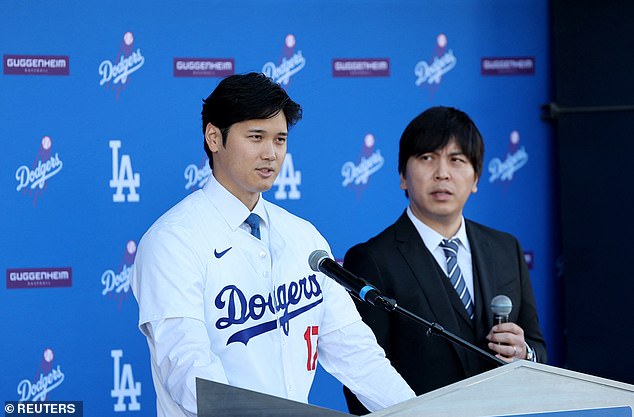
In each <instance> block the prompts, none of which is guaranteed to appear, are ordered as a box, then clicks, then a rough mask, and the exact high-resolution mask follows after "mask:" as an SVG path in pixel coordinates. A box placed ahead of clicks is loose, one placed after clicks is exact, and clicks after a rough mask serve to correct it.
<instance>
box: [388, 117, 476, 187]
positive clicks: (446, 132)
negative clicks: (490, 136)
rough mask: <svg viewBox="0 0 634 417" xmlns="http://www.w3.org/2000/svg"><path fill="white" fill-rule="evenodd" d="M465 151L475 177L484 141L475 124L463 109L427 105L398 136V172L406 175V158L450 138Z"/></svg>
mask: <svg viewBox="0 0 634 417" xmlns="http://www.w3.org/2000/svg"><path fill="white" fill-rule="evenodd" d="M452 139H455V140H456V143H457V144H458V146H459V147H460V149H461V150H462V152H463V153H464V154H465V156H466V157H467V159H468V160H469V162H471V165H472V166H473V169H474V171H475V175H476V177H477V178H480V174H482V162H483V160H484V141H483V140H482V135H481V134H480V131H479V130H478V128H477V126H476V125H475V123H474V122H473V120H471V118H470V117H469V116H468V115H467V114H466V113H465V112H463V111H460V110H458V109H455V108H453V107H443V106H437V107H430V108H429V109H427V110H425V111H424V112H422V113H421V114H419V115H418V116H416V117H415V118H414V119H413V120H412V121H411V122H410V123H409V124H408V125H407V127H406V128H405V130H404V131H403V134H402V135H401V140H400V144H399V151H398V172H399V174H401V175H402V176H405V168H406V167H407V161H408V160H409V158H410V157H411V156H415V157H417V156H420V155H423V154H425V153H428V152H434V151H436V150H439V149H442V148H444V147H445V146H447V144H448V143H449V142H450V141H451V140H452Z"/></svg>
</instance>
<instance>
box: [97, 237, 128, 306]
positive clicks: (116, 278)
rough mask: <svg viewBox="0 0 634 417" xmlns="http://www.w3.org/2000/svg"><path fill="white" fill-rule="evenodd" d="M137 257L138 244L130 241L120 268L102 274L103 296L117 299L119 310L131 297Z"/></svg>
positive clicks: (126, 246)
mask: <svg viewBox="0 0 634 417" xmlns="http://www.w3.org/2000/svg"><path fill="white" fill-rule="evenodd" d="M135 256H136V242H135V241H134V240H130V241H128V243H127V244H126V245H125V251H124V252H123V257H122V259H121V262H120V264H119V266H118V267H117V268H115V269H108V270H106V271H104V273H103V274H101V284H102V285H103V290H102V291H101V295H103V296H104V297H110V298H112V299H115V300H116V301H117V302H118V304H119V308H121V305H122V303H123V300H124V299H126V298H128V297H129V296H130V274H131V273H132V265H133V264H134V258H135Z"/></svg>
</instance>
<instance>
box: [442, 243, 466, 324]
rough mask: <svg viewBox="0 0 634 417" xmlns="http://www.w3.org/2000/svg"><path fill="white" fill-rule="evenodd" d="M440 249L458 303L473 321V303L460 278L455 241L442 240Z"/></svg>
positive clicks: (461, 277) (462, 278) (464, 283)
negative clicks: (443, 254) (458, 300)
mask: <svg viewBox="0 0 634 417" xmlns="http://www.w3.org/2000/svg"><path fill="white" fill-rule="evenodd" d="M440 247H441V248H443V251H444V252H445V257H446V258H447V276H448V277H449V281H450V282H451V285H452V286H453V287H454V289H455V290H456V292H457V293H458V297H460V301H462V304H463V305H464V308H465V309H466V310H467V314H468V315H469V318H470V319H472V320H473V303H472V302H471V295H469V290H468V289H467V283H466V282H465V280H464V277H463V276H462V271H460V267H459V266H458V242H457V239H452V240H446V239H443V241H442V243H441V244H440Z"/></svg>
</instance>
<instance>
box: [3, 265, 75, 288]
mask: <svg viewBox="0 0 634 417" xmlns="http://www.w3.org/2000/svg"><path fill="white" fill-rule="evenodd" d="M72 285H73V270H72V269H71V268H67V267H65V268H16V269H7V288H8V289H23V288H56V287H71V286H72Z"/></svg>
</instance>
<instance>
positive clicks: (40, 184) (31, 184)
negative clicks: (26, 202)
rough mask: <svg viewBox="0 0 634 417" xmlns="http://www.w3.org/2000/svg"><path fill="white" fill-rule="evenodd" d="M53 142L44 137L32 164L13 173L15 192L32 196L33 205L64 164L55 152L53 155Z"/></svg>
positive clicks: (20, 167) (48, 137)
mask: <svg viewBox="0 0 634 417" xmlns="http://www.w3.org/2000/svg"><path fill="white" fill-rule="evenodd" d="M52 147H53V141H52V140H51V138H50V136H44V137H43V138H42V141H41V142H40V149H38V151H37V156H36V158H35V161H33V164H32V165H31V166H30V167H29V166H27V165H20V166H19V167H18V169H17V170H16V171H15V179H16V180H17V181H18V186H17V187H16V191H23V192H27V191H28V192H29V194H33V205H35V203H36V200H37V197H38V196H39V195H41V194H42V193H43V192H44V188H45V187H46V184H47V182H48V180H50V179H51V178H53V177H54V176H56V175H57V174H59V173H60V172H61V171H62V168H63V167H64V162H63V161H62V159H61V158H60V156H59V154H58V153H57V152H55V153H53V151H52V149H51V148H52Z"/></svg>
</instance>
